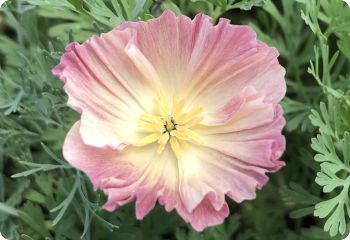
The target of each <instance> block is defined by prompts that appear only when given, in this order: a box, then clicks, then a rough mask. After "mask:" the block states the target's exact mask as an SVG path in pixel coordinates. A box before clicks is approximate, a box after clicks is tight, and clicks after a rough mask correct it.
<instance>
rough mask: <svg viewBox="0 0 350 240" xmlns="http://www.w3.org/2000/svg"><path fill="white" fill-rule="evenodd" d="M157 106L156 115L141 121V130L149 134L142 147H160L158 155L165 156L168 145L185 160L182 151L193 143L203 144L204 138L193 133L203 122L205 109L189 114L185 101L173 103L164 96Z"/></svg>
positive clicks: (157, 100)
mask: <svg viewBox="0 0 350 240" xmlns="http://www.w3.org/2000/svg"><path fill="white" fill-rule="evenodd" d="M154 102H155V106H156V108H155V113H154V114H143V115H142V116H141V117H140V119H139V129H140V130H141V131H142V132H145V133H146V136H145V137H143V138H142V139H141V140H140V141H139V142H138V146H146V145H148V144H151V143H155V142H156V143H158V149H157V153H158V154H161V153H162V152H163V151H164V149H165V148H166V146H167V145H168V142H169V143H170V147H171V149H172V151H173V152H174V154H175V156H176V157H177V158H181V156H182V149H183V148H186V147H188V145H189V143H195V144H199V143H201V142H202V139H201V137H200V136H199V135H198V134H197V133H196V132H195V131H193V130H192V129H193V128H194V127H196V126H197V125H199V124H200V123H201V121H202V120H203V117H202V115H201V113H202V108H200V107H193V108H190V109H189V110H188V111H186V108H185V101H184V99H182V100H180V101H179V100H178V99H177V97H175V96H174V97H173V99H172V101H169V100H168V98H167V97H165V96H164V94H159V96H158V98H157V99H156V100H155V101H154Z"/></svg>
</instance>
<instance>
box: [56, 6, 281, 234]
mask: <svg viewBox="0 0 350 240" xmlns="http://www.w3.org/2000/svg"><path fill="white" fill-rule="evenodd" d="M277 56H278V52H277V50H276V49H274V48H270V47H268V46H267V45H265V44H264V43H262V42H260V41H258V40H257V39H256V34H255V32H254V31H253V30H252V29H251V28H250V27H248V26H237V25H231V24H230V22H229V20H227V19H220V21H219V23H218V24H217V25H216V26H214V25H213V23H212V19H211V18H210V17H209V16H206V15H203V14H199V15H197V16H196V17H195V18H194V19H193V20H191V19H190V18H188V17H185V16H175V15H174V13H172V12H170V11H166V12H165V13H164V14H163V15H162V16H161V17H159V18H157V19H153V20H149V21H147V22H137V23H135V22H128V23H125V24H122V25H120V26H118V27H116V28H115V29H114V30H112V31H111V32H109V33H106V34H102V35H101V36H100V37H97V36H94V37H92V38H91V39H89V40H87V41H86V42H85V43H84V44H82V45H79V44H76V43H73V44H70V45H69V46H68V47H67V50H66V53H65V54H64V55H63V57H62V59H61V63H60V64H59V65H58V66H57V67H56V68H55V69H54V70H53V73H54V75H56V76H57V77H58V78H60V79H61V80H62V81H63V82H64V84H65V85H64V88H65V91H66V92H67V94H68V96H69V100H68V105H69V106H70V107H71V108H73V109H74V110H76V111H78V112H79V113H81V119H80V121H78V122H77V123H75V124H74V126H73V127H72V129H71V130H70V132H69V133H68V135H67V137H66V140H65V143H64V146H63V154H64V157H65V159H66V160H67V161H68V162H69V163H70V164H72V165H73V166H74V167H76V168H78V169H80V170H82V171H83V172H84V173H86V174H87V176H89V178H90V179H91V181H92V183H93V185H94V187H95V189H101V190H103V191H104V193H105V194H107V195H108V201H107V203H106V204H105V205H104V208H105V209H107V210H109V211H114V210H116V209H118V208H119V207H121V206H123V205H125V204H127V203H129V202H131V201H133V200H136V217H137V219H142V218H143V217H145V215H147V214H148V213H149V212H150V211H151V210H152V209H153V208H154V206H155V204H156V203H157V202H158V203H159V204H161V205H163V206H164V208H165V209H166V210H167V211H172V210H174V209H175V210H176V211H177V212H178V214H179V215H180V216H181V217H182V218H183V219H184V220H185V221H186V222H189V223H190V224H191V225H192V226H193V228H194V229H196V230H197V231H202V230H203V229H204V228H206V227H208V226H212V225H216V224H220V223H222V222H223V221H224V219H225V218H226V217H227V216H228V215H229V208H228V205H227V203H226V201H225V195H227V196H228V197H230V198H231V199H233V200H234V201H235V202H238V203H239V202H242V201H243V200H247V199H254V198H255V197H256V189H261V188H262V187H263V186H264V184H265V183H266V182H267V181H268V177H267V176H266V175H265V174H266V173H267V172H276V171H277V170H279V169H280V168H281V167H282V166H284V162H281V161H279V160H278V159H279V158H280V156H281V154H282V153H283V151H284V148H285V140H284V137H283V135H282V134H281V130H282V128H283V126H284V125H285V120H284V118H283V111H282V109H281V106H280V105H279V102H280V100H281V99H282V98H283V96H284V95H285V91H286V84H285V80H284V74H285V70H284V68H283V67H281V66H280V64H279V63H278V60H277Z"/></svg>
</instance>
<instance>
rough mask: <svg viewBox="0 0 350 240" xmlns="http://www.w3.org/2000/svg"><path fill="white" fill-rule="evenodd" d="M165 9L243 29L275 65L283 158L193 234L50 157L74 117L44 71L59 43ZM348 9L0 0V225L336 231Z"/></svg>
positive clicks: (16, 230)
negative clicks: (107, 204) (219, 217)
mask: <svg viewBox="0 0 350 240" xmlns="http://www.w3.org/2000/svg"><path fill="white" fill-rule="evenodd" d="M165 9H171V10H173V11H174V12H175V13H176V14H184V15H187V16H190V17H193V16H194V15H195V14H196V13H199V12H204V13H206V14H208V15H210V16H212V17H213V20H214V22H216V21H217V20H218V18H219V17H225V18H229V19H231V21H232V23H233V24H247V25H250V26H251V27H253V28H254V30H255V31H256V32H257V33H258V37H259V39H260V40H262V41H264V42H266V43H267V44H269V45H270V46H274V47H276V48H277V49H278V50H279V52H280V58H279V59H280V62H281V64H282V65H283V66H284V67H285V68H286V70H287V75H286V81H287V86H288V92H287V96H286V98H285V99H284V100H283V107H284V111H285V116H286V118H287V120H288V124H287V126H286V128H285V131H284V133H285V135H286V138H287V150H286V153H285V154H284V156H283V159H284V160H285V161H286V163H287V166H286V167H285V168H283V170H281V171H280V172H278V173H275V174H272V175H271V180H270V182H269V183H268V184H267V185H266V187H265V188H264V189H263V190H261V191H258V193H257V198H256V199H255V200H253V201H245V202H243V203H242V204H237V203H234V202H233V201H231V200H228V202H229V205H230V209H231V216H230V217H229V218H227V219H226V221H225V223H224V224H222V225H220V226H217V227H211V228H208V229H206V230H205V231H204V232H202V233H197V232H195V231H194V230H192V229H191V227H190V226H188V225H187V224H185V223H184V222H183V220H182V219H181V218H179V217H178V216H177V214H176V213H174V212H172V213H167V212H165V211H164V210H163V209H162V208H161V207H159V206H158V207H156V208H155V209H154V210H153V211H152V212H151V213H150V214H149V215H148V216H147V217H146V218H145V219H144V220H143V221H137V220H136V218H135V213H134V206H133V204H130V205H128V206H125V207H123V208H121V209H120V210H118V211H116V212H113V213H109V212H106V211H104V210H103V209H102V208H101V206H102V205H103V203H104V201H105V196H103V194H102V193H100V192H93V191H92V187H91V184H90V182H89V181H88V179H87V178H86V176H85V175H84V174H82V173H80V172H78V171H76V170H75V169H72V168H71V167H70V166H69V165H68V164H67V163H66V162H65V161H64V159H63V157H62V154H61V148H62V143H63V140H64V137H65V134H66V133H67V131H68V130H69V128H70V126H71V125H72V124H73V123H74V122H75V121H76V120H77V119H78V118H79V115H78V114H77V113H75V112H74V111H73V110H71V109H69V108H68V107H66V101H67V96H66V95H65V93H64V91H63V88H62V85H63V84H62V83H61V82H60V81H59V80H57V79H55V78H54V77H53V76H52V74H51V69H52V68H53V67H54V66H55V65H56V64H57V63H58V62H59V59H60V56H61V55H62V53H63V51H64V48H65V46H66V45H67V44H68V43H69V42H72V41H78V42H83V41H84V40H86V39H88V38H89V37H90V36H92V35H94V34H100V33H102V32H107V31H109V30H111V29H112V28H113V27H115V26H116V25H118V24H120V23H122V22H125V21H139V20H147V19H151V18H153V17H157V16H159V15H160V14H161V13H162V12H163V11H164V10H165ZM349 73H350V8H349V7H348V6H347V5H346V4H345V3H344V2H342V1H341V0H298V1H294V0H275V1H271V0H242V1H239V0H207V1H205V0H177V1H170V0H110V1H105V0H27V1H21V0H10V1H7V3H6V4H5V5H4V6H3V7H2V8H1V10H0V232H1V233H2V234H3V235H4V236H5V237H6V238H8V239H25V240H30V239H93V240H95V239H96V240H97V239H101V240H107V239H113V240H114V239H121V240H129V239H130V240H143V239H144V240H161V239H169V240H228V239H237V240H281V239H283V240H296V239H300V240H309V239H310V240H316V239H342V236H345V235H346V234H347V233H348V229H349V225H348V223H349V215H350V200H349V184H350V178H349V173H350V165H349V163H350V136H349V131H350V91H349V89H350V88H349V87H350V74H349Z"/></svg>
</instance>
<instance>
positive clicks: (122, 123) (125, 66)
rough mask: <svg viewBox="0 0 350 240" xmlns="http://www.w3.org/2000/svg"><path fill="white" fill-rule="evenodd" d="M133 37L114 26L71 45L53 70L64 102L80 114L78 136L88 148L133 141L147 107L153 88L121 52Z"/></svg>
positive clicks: (123, 144)
mask: <svg viewBox="0 0 350 240" xmlns="http://www.w3.org/2000/svg"><path fill="white" fill-rule="evenodd" d="M133 36H134V33H133V32H132V31H130V30H129V31H119V30H114V31H112V32H109V33H107V34H103V35H102V36H101V37H92V38H91V39H89V40H88V41H87V42H85V43H84V44H82V45H79V44H71V45H70V46H69V47H68V48H67V52H66V53H65V54H64V55H63V57H62V59H61V63H60V64H59V65H58V66H57V67H56V68H55V69H54V70H53V73H54V74H55V75H56V76H57V77H58V78H60V79H61V80H62V81H64V83H65V90H66V92H67V93H68V95H69V101H68V105H69V106H70V107H72V108H73V109H75V110H77V111H78V112H81V113H82V120H81V122H82V123H81V134H82V137H83V139H84V142H85V143H87V144H90V145H92V146H96V147H104V146H110V147H112V148H119V149H121V148H123V147H125V145H127V144H132V143H134V142H135V141H136V139H137V138H138V136H137V131H136V128H137V120H138V118H139V116H140V115H141V114H143V113H144V112H145V110H149V109H151V108H152V104H153V103H152V101H153V99H152V96H153V95H154V92H155V89H153V88H152V84H149V80H148V79H146V78H145V77H144V76H143V74H142V73H141V72H140V71H138V68H137V67H136V66H135V65H134V63H133V62H132V61H131V60H130V58H129V56H128V55H127V54H126V53H125V50H124V49H125V48H126V46H127V45H128V43H129V42H131V41H132V38H133ZM141 93H142V94H141Z"/></svg>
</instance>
